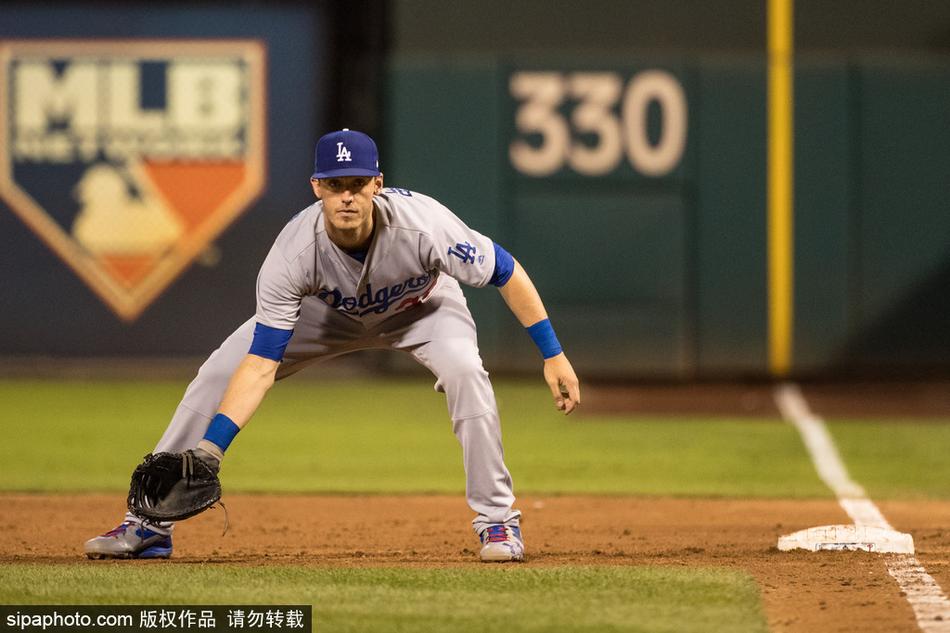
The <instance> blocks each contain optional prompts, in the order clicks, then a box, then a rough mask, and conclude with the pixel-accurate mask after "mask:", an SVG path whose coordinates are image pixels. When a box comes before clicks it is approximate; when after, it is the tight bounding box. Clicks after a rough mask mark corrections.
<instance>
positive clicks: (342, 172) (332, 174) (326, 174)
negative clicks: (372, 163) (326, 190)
mask: <svg viewBox="0 0 950 633" xmlns="http://www.w3.org/2000/svg"><path fill="white" fill-rule="evenodd" d="M379 175H380V171H379V170H378V169H359V168H357V167H352V168H349V169H347V168H345V167H344V168H342V169H331V170H330V171H315V172H313V176H311V177H312V178H340V177H342V176H379Z"/></svg>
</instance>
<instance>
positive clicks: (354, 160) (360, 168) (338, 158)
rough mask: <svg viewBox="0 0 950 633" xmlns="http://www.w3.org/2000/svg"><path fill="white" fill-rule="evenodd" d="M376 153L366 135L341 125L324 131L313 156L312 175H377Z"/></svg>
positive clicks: (374, 145) (332, 176)
mask: <svg viewBox="0 0 950 633" xmlns="http://www.w3.org/2000/svg"><path fill="white" fill-rule="evenodd" d="M379 173H380V172H379V152H378V151H377V150H376V143H375V142H373V139H371V138H370V137H369V136H367V135H366V134H363V133H362V132H357V131H356V130H351V129H349V128H343V129H342V130H340V131H339V132H330V133H329V134H324V135H323V136H321V137H320V140H319V141H317V149H316V151H315V152H314V157H313V177H314V178H336V177H339V176H378V175H379Z"/></svg>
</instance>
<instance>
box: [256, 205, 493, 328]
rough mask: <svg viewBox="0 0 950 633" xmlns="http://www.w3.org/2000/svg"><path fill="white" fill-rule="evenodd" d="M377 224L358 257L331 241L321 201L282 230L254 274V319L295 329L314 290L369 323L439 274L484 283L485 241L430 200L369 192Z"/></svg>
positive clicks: (433, 285) (405, 306)
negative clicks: (373, 195)
mask: <svg viewBox="0 0 950 633" xmlns="http://www.w3.org/2000/svg"><path fill="white" fill-rule="evenodd" d="M375 203H376V209H377V213H376V222H375V232H374V236H373V240H372V243H371V245H370V247H369V250H368V252H367V253H366V259H365V262H364V263H361V262H359V261H357V260H356V259H354V258H353V257H351V256H349V255H347V254H346V253H344V252H343V251H342V250H341V249H340V248H339V247H338V246H336V245H335V244H334V243H333V242H332V241H330V238H329V236H328V235H327V231H326V228H325V227H324V219H323V203H322V202H317V203H315V204H313V205H311V206H310V207H308V208H307V209H305V210H304V211H302V212H300V213H299V214H297V216H296V217H294V218H293V219H292V220H291V221H290V222H289V223H288V224H287V226H286V227H285V228H284V230H283V231H281V233H280V235H279V236H278V237H277V240H276V241H275V243H274V246H273V248H272V249H271V251H270V253H269V254H268V255H267V259H265V260H264V265H263V266H262V267H261V271H260V275H259V276H258V279H257V314H256V319H257V322H258V323H261V324H263V325H267V326H269V327H273V328H278V329H282V330H292V329H294V327H295V325H296V323H297V319H298V318H299V314H300V303H301V300H302V299H303V297H305V296H308V295H312V296H316V297H317V298H319V299H320V300H322V301H323V302H325V303H326V304H327V305H328V306H330V307H331V308H333V309H334V310H337V311H339V312H340V313H342V314H344V315H346V316H348V317H350V318H352V319H356V320H359V321H360V322H361V323H362V324H363V325H364V326H365V327H367V328H370V327H373V326H376V325H378V324H379V323H380V322H382V321H384V320H386V319H389V318H391V317H393V316H395V315H397V314H399V313H400V312H403V311H405V310H409V309H411V308H412V307H414V306H416V305H419V304H420V303H422V302H425V301H426V300H427V299H428V297H429V296H430V295H431V294H432V293H433V292H438V290H439V288H440V286H441V285H442V284H441V282H442V281H443V274H444V275H448V276H450V277H452V278H454V279H456V280H458V281H461V282H462V283H465V284H467V285H469V286H475V287H482V286H485V285H486V284H487V283H488V282H489V280H490V279H491V277H492V273H493V271H494V268H495V250H494V246H493V243H492V241H491V240H490V239H489V238H487V237H485V236H484V235H482V234H480V233H478V232H477V231H474V230H472V229H470V228H469V227H468V226H466V225H465V223H464V222H462V221H461V220H460V219H459V218H458V217H457V216H456V215H454V214H453V213H452V212H451V211H449V210H448V209H447V208H445V207H444V206H442V205H441V204H440V203H439V202H437V201H436V200H434V199H432V198H430V197H428V196H425V195H422V194H420V193H416V192H414V191H409V190H406V189H395V188H387V189H385V190H384V191H383V193H382V194H381V195H378V196H376V198H375Z"/></svg>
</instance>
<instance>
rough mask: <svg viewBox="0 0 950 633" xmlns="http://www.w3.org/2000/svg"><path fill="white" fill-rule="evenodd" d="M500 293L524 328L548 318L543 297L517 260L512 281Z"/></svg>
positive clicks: (499, 290)
mask: <svg viewBox="0 0 950 633" xmlns="http://www.w3.org/2000/svg"><path fill="white" fill-rule="evenodd" d="M498 292H499V293H501V297H502V299H504V300H505V303H506V304H508V308H509V309H510V310H511V312H512V314H514V315H515V318H516V319H518V322H519V323H521V325H523V326H524V327H529V326H532V325H534V324H535V323H537V322H538V321H542V320H544V319H546V318H548V313H547V311H545V309H544V303H542V301H541V295H539V294H538V290H537V289H536V288H535V287H534V284H533V283H532V282H531V278H530V277H528V273H526V272H525V269H524V268H522V266H521V264H519V263H518V261H517V260H515V270H514V272H513V273H511V279H509V280H508V283H506V284H505V285H504V286H502V287H500V288H499V289H498Z"/></svg>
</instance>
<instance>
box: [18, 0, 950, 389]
mask: <svg viewBox="0 0 950 633" xmlns="http://www.w3.org/2000/svg"><path fill="white" fill-rule="evenodd" d="M549 6H550V4H549V3H546V2H544V1H543V0H526V1H525V2H522V3H516V4H515V5H510V3H505V2H503V1H502V0H486V2H484V3H479V4H478V5H474V4H471V5H469V4H465V3H461V4H456V5H446V4H445V3H440V2H435V1H434V0H392V1H391V2H384V1H382V0H360V1H359V2H352V3H323V4H319V3H318V4H313V3H304V2H293V1H287V2H281V3H276V4H264V3H260V2H248V3H244V4H242V5H241V8H240V10H239V11H234V10H233V8H232V7H230V6H227V5H225V4H223V3H214V2H211V3H205V4H203V5H201V6H198V7H186V6H185V5H169V6H163V7H161V8H159V9H156V8H154V7H151V6H150V5H146V4H144V3H130V4H128V5H123V6H119V5H109V4H102V3H96V2H79V1H76V2H63V3H57V4H56V5H51V6H38V5H33V4H27V3H11V4H8V5H5V6H4V7H3V8H2V9H0V61H2V62H3V64H2V72H0V78H2V81H3V85H2V86H0V88H2V89H0V123H2V127H0V149H2V156H0V244H2V248H0V284H2V290H3V296H4V307H5V308H6V309H5V310H3V311H0V330H2V331H3V332H5V333H6V334H7V336H5V337H0V355H4V356H13V357H17V356H33V355H52V356H62V357H88V356H98V357H115V356H127V357H139V356H146V357H149V356H158V355H162V356H176V355H203V354H206V353H207V352H209V351H210V350H212V349H213V348H214V347H215V346H216V345H217V344H218V342H219V341H220V340H221V338H222V337H223V336H224V335H225V334H226V333H227V332H230V331H231V330H232V329H233V327H234V326H235V325H236V324H238V323H239V322H241V321H243V320H244V319H245V318H247V317H248V316H250V315H251V313H252V311H253V303H254V299H253V287H254V278H255V276H256V271H257V269H258V266H259V263H260V262H261V261H262V260H263V258H264V256H265V254H266V252H267V250H268V248H269V246H270V243H271V241H272V240H273V237H274V236H275V235H276V233H277V232H278V231H279V230H280V228H281V227H282V226H283V224H284V223H285V222H286V220H287V218H289V217H290V216H292V215H293V214H294V213H296V212H297V211H298V210H299V209H300V208H302V207H303V206H305V205H307V204H309V203H310V202H311V201H312V194H311V192H310V189H309V185H308V183H307V178H308V177H309V173H310V167H309V165H310V161H311V147H312V142H313V140H314V138H315V137H316V136H317V135H318V134H319V133H320V132H321V131H323V130H325V129H328V128H332V127H344V126H349V127H358V128H362V129H365V130H367V131H369V132H371V133H373V134H375V135H376V136H377V137H378V138H379V139H380V141H381V152H382V162H383V167H384V170H385V171H386V177H387V180H388V182H389V184H392V185H399V186H403V187H409V188H415V189H418V190H420V191H424V192H427V193H430V194H433V195H435V196H436V197H438V198H439V199H441V200H442V201H444V202H445V203H446V204H447V205H449V206H450V207H452V208H453V209H454V210H456V211H457V212H458V213H459V214H460V215H461V216H463V217H464V218H465V219H466V220H467V221H469V222H470V223H471V224H472V225H473V226H475V227H477V228H479V229H480V230H482V231H483V232H485V233H486V234H489V235H491V236H492V237H494V238H495V239H496V240H497V241H499V242H500V243H502V244H503V245H505V246H506V247H507V248H509V250H511V251H512V252H513V253H514V254H515V255H516V256H517V257H518V258H519V259H520V260H521V261H522V262H523V263H524V265H525V266H526V267H527V268H528V270H529V272H530V273H531V274H532V276H533V277H534V279H535V281H536V282H537V285H538V286H539V288H540V290H541V291H542V295H543V296H544V298H545V300H546V302H547V304H548V307H549V309H550V312H551V314H552V317H553V319H554V321H555V323H556V325H557V328H558V331H559V333H560V334H561V338H562V339H563V342H564V343H565V346H566V347H567V349H568V350H569V351H570V353H571V357H572V359H573V360H574V361H575V363H576V364H577V366H578V368H579V370H580V371H581V372H582V373H583V374H585V375H593V374H601V375H610V376H621V377H623V376H626V377H630V376H633V377H643V376H655V377H664V378H692V377H700V378H706V377H716V376H722V375H730V376H736V375H749V376H765V375H767V374H768V362H767V357H766V356H767V349H768V336H769V333H768V331H767V323H768V319H767V317H768V314H767V305H768V303H767V296H768V287H767V274H766V255H767V253H766V171H765V170H766V149H767V138H766V120H767V119H766V65H765V58H764V48H765V36H764V28H763V27H764V19H765V6H766V5H765V3H764V2H758V1H757V0H756V1H749V0H727V1H726V2H723V3H716V4H715V5H709V6H706V5H702V6H699V5H696V3H692V2H688V1H687V0H676V1H674V2H670V3H666V4H664V5H663V8H662V9H658V8H657V6H658V5H656V3H651V2H646V0H631V1H630V2H625V3H615V2H611V1H610V0H586V1H585V2H580V3H573V4H571V5H569V6H568V5H562V6H559V7H558V10H557V11H549V10H546V7H549ZM862 6H863V9H861V10H857V9H859V8H860V7H858V6H857V5H856V4H854V3H841V5H840V6H839V5H835V7H829V6H827V3H819V2H816V1H814V0H800V1H799V2H798V3H797V5H796V43H798V44H799V53H798V54H797V56H796V58H795V63H796V73H795V90H796V92H795V94H796V101H795V128H796V133H795V143H796V158H795V177H796V180H795V238H796V244H797V248H796V252H795V280H796V284H795V297H794V309H795V328H794V358H793V364H792V369H793V371H794V372H795V373H797V374H800V375H802V374H816V373H817V374H825V375H840V374H841V373H842V372H848V371H853V372H868V371H874V372H882V373H885V374H903V373H907V372H923V371H928V370H937V371H941V372H947V371H948V370H950V360H948V359H950V340H948V339H950V337H947V336H946V330H947V328H946V326H945V324H946V323H947V322H948V317H950V299H947V298H946V297H947V293H946V292H945V289H946V288H947V286H948V283H950V256H948V254H950V253H948V250H950V249H948V244H950V214H948V213H947V212H946V208H945V207H946V200H948V199H950V196H948V194H950V191H948V189H950V178H948V166H950V126H948V125H947V123H946V121H947V114H946V113H947V112H948V111H950V108H948V106H950V57H948V56H947V55H946V49H947V48H948V47H950V40H947V38H946V33H948V32H950V31H948V30H947V29H946V26H947V25H948V24H950V8H947V7H946V6H945V5H941V4H934V3H927V2H925V1H924V0H912V1H911V2H910V4H907V3H905V4H904V5H901V6H900V7H898V6H897V5H893V3H888V2H885V1H884V0H865V3H864V5H862ZM947 6H950V5H947ZM895 12H896V13H895ZM502 17H504V19H501V18H502ZM897 17H899V18H900V19H897ZM24 41H26V42H28V44H27V45H24V44H23V42H24ZM148 42H151V43H150V44H149V43H148ZM149 46H154V50H152V51H151V52H148V51H145V49H146V48H147V47H149ZM387 46H388V48H387ZM30 47H32V48H30ZM143 47H145V48H143ZM215 47H218V48H215ZM222 47H223V48H222ZM875 48H877V49H879V50H882V51H884V52H881V53H879V54H876V53H870V52H868V51H870V50H874V49H875ZM224 49H227V52H226V53H224V52H222V50H224ZM940 50H944V53H939V52H934V51H940ZM143 51H145V52H143ZM215 51H217V52H215ZM24 78H27V79H24ZM31 82H32V83H31ZM84 82H85V83H84ZM31 86H33V88H31ZM36 86H39V88H36ZM176 87H177V88H176ZM182 87H184V88H182ZM258 88H260V90H258ZM229 90H230V92H228V91H229ZM90 95H91V96H90ZM201 95H204V96H201ZM228 95H230V97H229V96H228ZM212 97H215V98H212ZM202 100H204V101H207V102H208V103H204V101H202ZM202 103H204V105H202ZM214 103H218V104H220V105H222V106H224V107H220V108H215V107H214ZM235 104H236V105H235ZM197 106H200V107H197ZM232 106H233V107H232ZM93 111H94V112H95V115H94V116H93V115H92V114H90V113H91V112H93ZM222 112H223V113H224V114H223V115H222V114H221V113H222ZM215 113H218V114H215ZM219 115H220V116H219ZM216 117H217V118H216ZM221 117H223V118H221ZM90 121H95V122H96V123H95V126H98V127H94V126H91V124H89V122H90ZM156 121H159V122H160V123H156ZM195 121H200V122H202V125H198V126H195V125H193V124H194V123H195ZM215 121H217V123H215ZM222 121H223V123H224V127H220V126H219V128H214V125H218V124H221V123H222ZM83 122H85V124H88V125H86V127H85V128H84V127H83V125H84V123H83ZM179 124H180V125H179ZM212 124H214V125H212ZM189 125H191V127H188V126H189ZM209 125H211V127H208V126H209ZM31 126H32V127H31ZM176 126H178V127H176ZM90 130H92V131H90ZM156 130H158V131H156ZM202 130H204V131H202ZM208 130H211V132H209V131H208ZM215 130H216V131H215ZM222 130H223V131H222ZM69 135H74V136H73V137H70V136H69ZM64 139H67V140H64ZM68 139H71V140H68ZM77 139H78V140H77ZM83 139H85V140H83ZM205 141H207V142H205ZM97 143H98V144H101V147H100V146H99V145H97ZM176 144H180V145H181V146H182V147H184V148H185V150H181V151H179V149H180V148H177V147H178V146H177V145H176ZM12 148H16V149H15V150H14V149H12ZM64 148H65V149H64ZM116 148H118V149H116ZM176 148H177V149H176ZM63 152H65V154H64V153H63ZM70 152H73V154H70ZM176 152H177V153H176ZM222 152H223V153H222ZM228 152H231V153H230V154H228ZM96 166H98V167H106V168H107V169H105V171H106V172H108V173H107V178H106V180H108V175H109V174H110V173H111V177H112V181H113V182H114V181H115V180H116V178H117V176H118V177H121V181H122V182H123V183H124V186H122V187H119V188H118V190H116V189H115V188H113V193H112V194H110V195H111V196H112V198H110V197H109V196H106V197H105V198H101V200H106V201H108V200H110V199H114V198H115V197H119V198H123V199H127V201H128V202H129V203H130V204H131V205H132V206H133V207H136V205H138V204H139V202H141V201H148V200H152V202H154V201H156V200H158V201H160V202H161V201H164V203H166V204H167V206H169V207H170V208H172V210H173V211H174V212H175V213H178V214H181V215H182V216H183V217H186V218H189V219H188V221H187V223H186V224H187V226H186V228H187V230H185V231H184V232H183V233H181V235H180V236H179V238H178V241H177V242H175V243H174V245H173V248H172V249H171V250H166V251H163V253H164V254H161V253H162V252H160V251H156V252H159V253H160V254H159V255H157V256H156V255H154V253H153V254H151V255H149V254H146V256H143V255H142V253H139V254H138V255H136V254H135V253H132V254H131V255H129V253H128V252H126V253H125V254H122V253H120V254H119V255H116V254H115V253H112V254H110V253H105V254H103V252H102V248H101V244H100V246H96V244H95V243H94V242H95V241H96V240H95V239H93V240H92V241H90V240H89V239H85V241H84V240H83V239H81V235H80V233H82V231H80V230H79V229H78V228H77V218H78V217H79V216H80V215H82V212H83V210H84V209H83V207H84V206H89V204H88V202H87V201H84V200H83V191H86V189H85V188H84V186H81V185H82V184H83V183H84V182H87V177H88V178H92V176H93V175H95V176H96V177H99V176H101V172H102V171H103V170H98V171H97V170H95V169H93V167H96ZM142 170H145V172H146V174H147V177H144V178H143V177H142ZM222 173H223V174H225V175H227V178H225V179H223V180H222V179H221V178H220V177H219V176H220V174H222ZM98 182H100V183H101V182H102V179H101V178H99V181H98ZM150 183H151V184H150ZM222 183H223V184H222ZM152 186H154V187H155V188H157V189H158V190H159V191H158V192H157V193H156V192H150V187H152ZM152 194H155V195H152ZM105 206H106V207H108V206H110V205H109V204H105ZM146 206H147V205H146ZM136 208H138V207H136ZM219 212H220V213H219ZM119 233H121V231H119ZM86 237H87V238H88V237H89V236H88V235H87V236H86ZM93 237H95V235H94V236H93ZM127 237H128V236H126V238H127ZM127 242H128V240H127ZM126 245H128V244H126ZM96 249H99V250H96ZM106 250H108V249H106ZM169 254H173V255H174V257H169ZM468 295H469V297H470V301H471V304H472V307H473V310H474V311H475V312H476V313H477V317H478V320H479V323H480V331H481V339H482V351H483V354H484V356H485V358H486V360H487V361H488V364H489V366H490V367H491V368H492V369H509V370H510V369H514V370H518V369H531V370H534V369H535V368H536V365H537V356H536V352H535V351H534V350H533V349H532V348H531V344H530V341H529V340H528V339H527V337H526V336H525V335H524V334H523V333H522V332H521V331H520V327H518V325H517V323H516V322H515V320H514V319H513V317H512V316H511V315H510V314H509V313H508V311H507V310H506V309H505V308H504V306H503V304H502V302H501V301H500V299H499V298H498V297H497V296H496V293H494V292H493V291H491V290H483V291H472V292H469V293H468ZM381 366H382V367H384V368H385V367H386V366H387V365H386V363H385V362H383V363H382V364H381ZM390 367H393V365H390Z"/></svg>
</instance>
